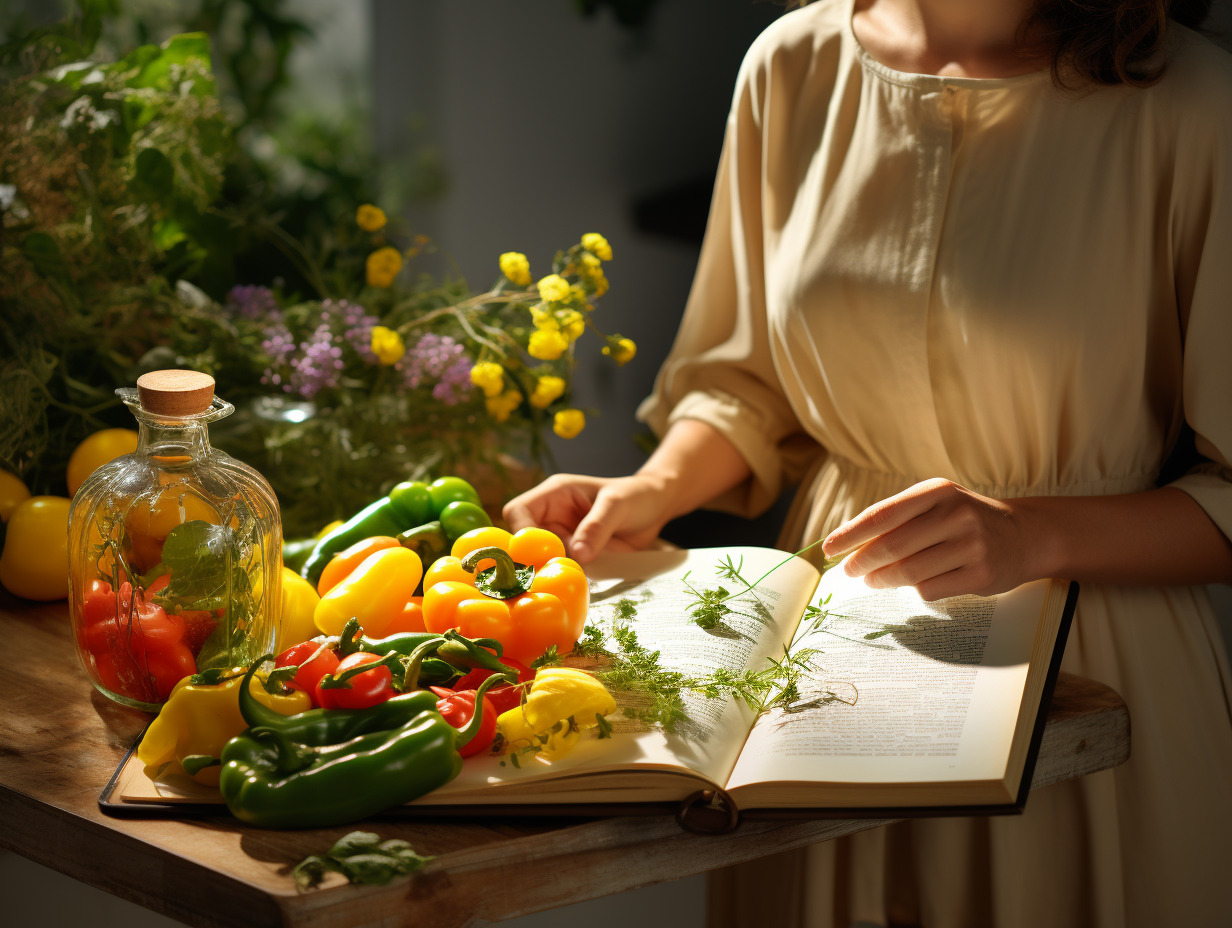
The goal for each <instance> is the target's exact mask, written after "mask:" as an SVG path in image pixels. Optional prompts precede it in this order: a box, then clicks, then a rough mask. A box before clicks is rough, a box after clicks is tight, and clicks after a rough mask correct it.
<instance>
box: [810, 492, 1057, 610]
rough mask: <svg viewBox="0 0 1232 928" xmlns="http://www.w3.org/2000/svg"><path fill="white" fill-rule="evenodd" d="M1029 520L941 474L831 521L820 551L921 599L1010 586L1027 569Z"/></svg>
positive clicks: (871, 581) (853, 572)
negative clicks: (846, 554)
mask: <svg viewBox="0 0 1232 928" xmlns="http://www.w3.org/2000/svg"><path fill="white" fill-rule="evenodd" d="M1030 534H1031V533H1030V530H1029V527H1028V526H1027V525H1026V524H1024V519H1023V517H1020V516H1019V515H1018V510H1016V509H1015V508H1014V507H1013V506H1012V505H1011V504H1009V503H1006V502H1005V501H1002V500H996V499H991V498H989V497H986V496H980V495H979V494H978V493H974V492H972V491H971V490H968V489H966V488H965V487H961V486H959V485H958V484H956V483H953V482H951V481H949V480H943V479H934V480H926V481H924V482H923V483H917V484H916V485H915V486H913V487H911V488H910V489H908V490H905V491H904V492H902V493H899V494H898V495H897V496H892V497H890V498H889V499H886V500H882V501H881V502H880V503H877V504H876V505H874V506H870V507H869V508H868V509H866V510H864V511H863V512H862V513H860V514H859V515H858V516H856V517H855V518H854V519H852V520H850V521H849V522H846V523H844V524H843V525H841V526H839V527H838V528H837V529H835V530H834V531H833V532H832V533H831V534H830V535H829V536H828V537H827V538H826V541H825V543H824V545H823V550H824V551H825V553H826V555H827V556H834V555H836V554H841V553H844V552H847V551H852V550H854V551H855V553H854V554H852V555H851V557H849V558H848V559H847V562H846V565H845V567H844V570H845V571H846V572H847V573H848V574H849V575H850V576H853V577H859V576H863V577H864V579H865V583H867V584H868V585H869V586H871V587H892V586H913V587H915V588H916V590H918V591H919V593H920V595H921V596H924V597H925V598H926V599H940V598H944V597H946V596H956V595H958V594H960V593H976V594H979V595H990V594H992V593H1001V592H1004V591H1005V590H1010V589H1013V588H1014V587H1015V586H1017V585H1018V584H1019V583H1021V582H1022V581H1023V580H1024V579H1029V578H1031V577H1032V576H1034V574H1032V572H1031V570H1032V568H1031V566H1030V559H1031V554H1032V549H1033V545H1032V543H1031V541H1030V540H1029V538H1030Z"/></svg>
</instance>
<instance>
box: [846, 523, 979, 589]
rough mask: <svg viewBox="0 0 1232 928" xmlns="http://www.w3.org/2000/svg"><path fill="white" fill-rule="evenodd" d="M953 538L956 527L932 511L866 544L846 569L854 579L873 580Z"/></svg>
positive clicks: (848, 562)
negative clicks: (875, 576) (953, 530)
mask: <svg viewBox="0 0 1232 928" xmlns="http://www.w3.org/2000/svg"><path fill="white" fill-rule="evenodd" d="M951 534H952V527H951V526H949V525H947V524H946V520H945V519H944V518H941V517H939V516H938V515H937V513H936V510H935V509H928V510H925V511H924V512H923V513H921V514H920V515H918V516H916V517H915V518H913V519H910V520H908V521H907V522H906V523H905V524H903V525H900V526H899V527H898V528H896V529H893V530H891V531H888V532H886V533H885V534H884V535H878V536H876V537H875V538H873V539H872V540H871V541H868V542H866V543H865V544H864V545H863V547H861V548H859V549H858V550H857V551H856V552H855V553H854V554H853V555H851V557H849V558H847V562H846V563H845V564H844V565H843V569H844V570H845V571H846V572H847V575H848V576H851V577H869V576H871V575H872V574H874V573H877V572H879V571H881V570H883V569H884V568H886V567H888V566H891V565H894V564H898V563H902V562H903V561H905V560H907V559H909V558H911V557H913V556H915V555H917V554H919V553H921V552H924V551H927V550H928V549H930V548H932V547H934V546H936V545H939V544H941V543H942V542H944V541H945V540H946V539H947V538H948V537H949V536H950V535H951ZM953 566H957V565H951V567H953ZM946 569H947V570H948V569H949V568H946ZM869 585H870V586H872V585H873V584H872V583H870V584H869ZM883 585H885V586H889V585H891V584H883ZM894 585H899V586H901V585H902V584H894Z"/></svg>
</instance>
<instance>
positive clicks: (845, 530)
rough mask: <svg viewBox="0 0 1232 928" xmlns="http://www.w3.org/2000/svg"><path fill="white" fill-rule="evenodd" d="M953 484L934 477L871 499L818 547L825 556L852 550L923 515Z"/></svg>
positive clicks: (838, 554)
mask: <svg viewBox="0 0 1232 928" xmlns="http://www.w3.org/2000/svg"><path fill="white" fill-rule="evenodd" d="M951 487H956V484H953V483H951V482H950V481H949V480H944V479H941V478H934V479H932V480H925V481H923V482H922V483H917V484H915V486H912V487H908V488H907V489H906V490H903V492H902V493H899V494H897V495H895V496H891V497H889V498H888V499H883V500H882V501H881V502H879V503H874V504H873V505H872V506H869V507H868V508H867V509H865V510H864V511H863V512H861V513H860V514H859V515H858V516H856V517H855V518H854V519H849V520H848V521H846V522H844V523H843V524H842V525H840V526H839V527H838V528H836V529H835V530H834V531H832V532H831V533H830V534H829V535H827V536H826V540H825V541H824V542H822V545H821V550H822V551H823V552H824V553H825V556H826V557H838V556H840V555H843V554H846V553H847V552H848V551H854V550H855V549H856V548H858V547H860V546H861V545H864V544H867V543H868V542H870V541H872V540H873V539H874V538H876V537H878V536H879V535H884V534H886V533H887V532H892V531H894V530H895V529H896V528H899V527H900V526H902V525H905V524H906V523H907V522H909V521H911V520H912V519H914V518H916V517H917V516H920V515H923V514H924V513H926V512H928V511H929V510H930V509H932V508H933V507H934V506H936V505H937V503H938V501H939V499H940V498H941V497H942V496H943V495H944V493H945V492H946V491H947V490H948V489H949V488H951Z"/></svg>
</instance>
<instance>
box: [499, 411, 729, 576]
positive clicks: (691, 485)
mask: <svg viewBox="0 0 1232 928" xmlns="http://www.w3.org/2000/svg"><path fill="white" fill-rule="evenodd" d="M750 473H751V472H750V470H749V466H748V464H747V463H746V462H745V460H744V458H743V457H741V456H740V452H738V451H737V450H736V448H735V446H734V445H732V443H731V442H730V441H728V440H727V438H725V437H724V436H723V434H722V433H721V432H719V431H718V430H717V429H715V428H714V427H713V426H710V425H707V424H706V423H705V422H702V421H700V420H697V419H681V420H678V421H676V422H674V423H673V424H672V425H671V427H670V428H669V429H668V430H667V433H666V434H665V435H664V436H663V440H662V441H661V442H660V443H659V446H658V448H656V449H655V451H654V453H653V454H652V455H651V456H650V458H649V459H648V460H647V461H646V463H645V464H643V465H642V466H641V468H639V469H638V471H637V473H636V474H633V475H631V476H629V477H585V476H582V475H580V474H554V475H553V476H551V477H549V478H548V479H547V480H545V481H543V483H541V484H539V486H537V487H535V488H534V489H532V490H528V491H527V492H525V493H523V494H522V495H521V496H518V497H516V498H515V499H513V500H510V501H509V503H507V504H506V506H505V509H504V517H505V521H506V522H508V523H509V526H510V528H512V529H514V530H515V531H516V530H517V529H520V528H523V527H525V526H527V525H539V526H542V527H543V528H546V529H549V530H551V531H553V532H555V533H556V534H557V535H559V536H560V537H561V538H562V539H563V540H564V542H565V544H566V546H567V547H568V549H569V553H570V554H571V555H572V556H573V557H574V558H576V559H577V560H578V561H580V562H582V563H586V562H588V561H591V560H593V559H594V557H595V555H597V554H598V553H599V552H600V551H602V550H603V549H604V548H605V547H609V545H610V547H612V548H613V549H615V550H630V549H636V548H644V547H646V546H647V545H648V544H650V543H651V542H652V541H654V540H655V538H657V537H658V536H659V532H660V531H661V530H662V529H663V526H664V525H666V524H667V523H668V522H669V521H670V520H672V519H674V518H676V517H677V516H680V515H684V514H685V513H686V512H692V511H693V510H694V509H696V508H698V507H699V506H702V505H704V504H705V503H708V502H709V501H710V500H712V499H714V498H715V497H716V496H719V495H720V494H721V493H723V492H725V491H727V490H730V489H731V488H732V487H734V486H736V485H737V484H739V483H741V482H743V481H744V480H747V479H748V478H749V476H750Z"/></svg>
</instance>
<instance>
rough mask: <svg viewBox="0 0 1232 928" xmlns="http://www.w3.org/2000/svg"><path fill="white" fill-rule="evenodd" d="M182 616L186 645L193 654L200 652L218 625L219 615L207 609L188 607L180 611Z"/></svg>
mask: <svg viewBox="0 0 1232 928" xmlns="http://www.w3.org/2000/svg"><path fill="white" fill-rule="evenodd" d="M218 611H219V612H221V611H222V610H221V609H220V610H218ZM180 618H181V619H183V620H184V645H185V647H187V648H188V650H190V651H192V653H193V654H200V653H201V647H202V645H204V644H205V641H206V639H207V638H209V637H210V635H212V634H214V629H216V628H217V627H218V618H219V617H218V616H217V615H215V614H214V613H213V612H208V611H205V610H196V609H186V610H185V611H183V612H181V613H180Z"/></svg>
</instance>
